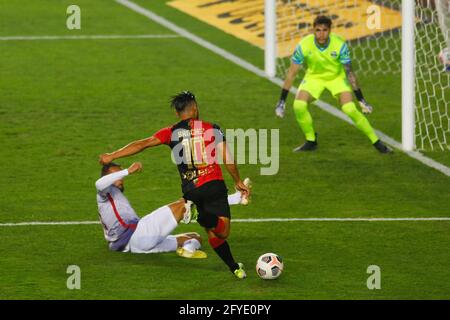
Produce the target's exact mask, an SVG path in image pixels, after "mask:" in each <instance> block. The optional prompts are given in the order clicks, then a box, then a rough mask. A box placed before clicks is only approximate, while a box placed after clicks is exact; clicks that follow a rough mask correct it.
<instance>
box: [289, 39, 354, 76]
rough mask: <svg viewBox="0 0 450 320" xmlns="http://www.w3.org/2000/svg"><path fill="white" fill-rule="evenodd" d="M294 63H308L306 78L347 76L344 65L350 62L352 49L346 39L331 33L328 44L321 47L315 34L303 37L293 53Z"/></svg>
mask: <svg viewBox="0 0 450 320" xmlns="http://www.w3.org/2000/svg"><path fill="white" fill-rule="evenodd" d="M291 60H292V63H295V64H303V63H304V64H306V66H307V70H306V75H305V78H314V79H319V80H325V81H330V80H334V79H337V78H343V79H344V78H345V77H346V74H345V70H344V67H343V65H344V64H347V63H350V62H351V60H350V50H349V49H348V46H347V44H346V43H345V40H344V39H343V38H341V37H340V36H338V35H336V34H334V33H330V38H329V40H328V44H327V45H326V46H325V47H320V46H319V45H318V44H316V41H315V39H314V34H310V35H308V36H306V37H305V38H303V39H302V40H301V41H300V42H299V43H298V45H297V48H296V49H295V52H294V54H293V55H292V59H291Z"/></svg>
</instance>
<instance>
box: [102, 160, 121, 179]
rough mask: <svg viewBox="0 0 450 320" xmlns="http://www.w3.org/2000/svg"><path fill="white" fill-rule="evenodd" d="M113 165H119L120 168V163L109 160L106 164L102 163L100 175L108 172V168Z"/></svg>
mask: <svg viewBox="0 0 450 320" xmlns="http://www.w3.org/2000/svg"><path fill="white" fill-rule="evenodd" d="M113 167H119V168H120V164H118V163H114V162H110V163H108V164H104V165H103V167H102V172H101V175H100V176H101V177H103V176H106V175H107V174H108V172H109V169H111V168H113Z"/></svg>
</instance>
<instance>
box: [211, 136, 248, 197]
mask: <svg viewBox="0 0 450 320" xmlns="http://www.w3.org/2000/svg"><path fill="white" fill-rule="evenodd" d="M216 150H217V151H218V152H217V154H218V155H222V158H223V163H224V165H225V168H226V169H227V171H228V173H229V174H230V176H231V177H232V178H233V180H234V186H235V188H236V189H237V191H240V192H242V193H243V194H245V195H246V196H249V195H250V189H249V188H248V187H247V186H246V185H245V184H244V183H243V182H242V180H241V177H240V175H239V170H238V167H237V165H236V162H235V161H234V159H233V155H232V154H231V152H230V150H229V148H228V145H227V143H226V142H225V141H223V142H220V143H218V144H217V146H216Z"/></svg>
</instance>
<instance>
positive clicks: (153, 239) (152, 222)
mask: <svg viewBox="0 0 450 320" xmlns="http://www.w3.org/2000/svg"><path fill="white" fill-rule="evenodd" d="M141 169H142V164H141V163H139V162H135V163H133V164H132V165H131V166H130V167H129V168H128V169H124V170H122V169H121V167H120V165H118V164H115V163H110V164H108V165H104V166H103V168H102V177H101V178H100V179H98V180H97V181H96V182H95V186H96V188H97V205H98V211H99V215H100V221H101V223H102V225H103V230H104V235H105V239H106V241H108V243H109V248H110V249H111V250H113V251H122V252H132V253H158V252H171V251H176V252H177V254H178V255H180V256H182V257H185V258H206V253H205V252H203V251H200V250H199V249H200V247H201V237H200V235H199V234H198V233H196V232H190V233H183V234H177V235H170V233H171V232H172V231H173V230H174V229H175V228H176V227H177V225H178V223H179V222H180V221H183V222H184V223H189V222H190V221H191V219H192V218H193V214H192V211H191V207H192V202H191V201H187V202H185V200H184V199H183V198H181V199H180V200H178V201H176V202H173V203H171V204H168V205H165V206H163V207H161V208H159V209H156V210H155V211H153V212H152V213H150V214H148V215H146V216H144V217H143V218H142V219H140V218H139V217H138V216H137V214H136V212H135V211H134V209H133V208H132V206H131V205H130V203H129V201H128V199H127V198H126V197H125V195H124V194H123V191H124V186H123V178H124V177H126V176H127V175H130V174H133V173H135V172H139V171H140V170H141ZM228 202H229V204H230V205H233V204H239V203H243V204H246V203H248V199H244V198H243V197H242V198H241V193H240V192H236V193H234V194H232V195H230V196H228Z"/></svg>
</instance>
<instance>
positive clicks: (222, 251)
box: [208, 237, 239, 272]
mask: <svg viewBox="0 0 450 320" xmlns="http://www.w3.org/2000/svg"><path fill="white" fill-rule="evenodd" d="M208 241H209V244H210V245H211V247H212V248H213V249H214V251H215V252H216V253H217V255H218V256H219V257H220V258H221V259H222V260H223V262H225V264H226V265H227V266H228V268H229V269H230V271H231V272H234V271H235V270H237V269H239V264H237V263H236V261H234V258H233V255H232V254H231V249H230V245H229V244H228V242H227V241H226V240H224V239H220V238H217V237H213V238H209V240H208Z"/></svg>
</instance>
